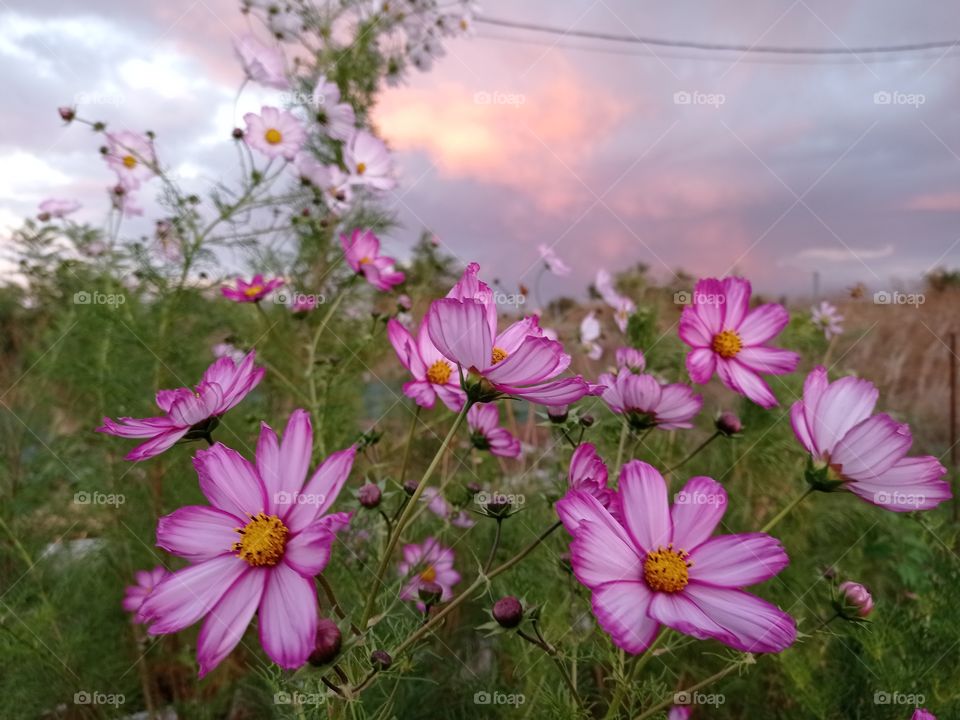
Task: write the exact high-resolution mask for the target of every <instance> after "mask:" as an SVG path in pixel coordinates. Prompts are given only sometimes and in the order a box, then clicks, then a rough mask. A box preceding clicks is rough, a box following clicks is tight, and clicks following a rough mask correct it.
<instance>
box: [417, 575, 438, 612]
mask: <svg viewBox="0 0 960 720" xmlns="http://www.w3.org/2000/svg"><path fill="white" fill-rule="evenodd" d="M417 595H418V596H419V597H420V599H421V600H422V601H423V604H424V605H426V606H427V607H429V606H431V605H436V604H437V603H438V602H440V598H441V597H443V588H442V587H441V586H440V584H439V583H436V582H433V581H432V580H423V581H421V583H420V587H419V588H417Z"/></svg>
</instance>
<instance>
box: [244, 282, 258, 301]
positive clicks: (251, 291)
mask: <svg viewBox="0 0 960 720" xmlns="http://www.w3.org/2000/svg"><path fill="white" fill-rule="evenodd" d="M262 292H263V285H251V286H250V287H248V288H247V289H246V290H244V291H243V294H244V295H246V296H247V297H248V298H252V297H256V296H257V295H259V294H260V293H262Z"/></svg>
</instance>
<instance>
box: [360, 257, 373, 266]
mask: <svg viewBox="0 0 960 720" xmlns="http://www.w3.org/2000/svg"><path fill="white" fill-rule="evenodd" d="M372 262H373V258H371V257H370V256H366V257H362V258H360V265H369V264H370V263H372Z"/></svg>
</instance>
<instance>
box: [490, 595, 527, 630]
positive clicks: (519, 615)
mask: <svg viewBox="0 0 960 720" xmlns="http://www.w3.org/2000/svg"><path fill="white" fill-rule="evenodd" d="M493 619H494V620H496V621H497V622H498V623H500V626H501V627H505V628H508V629H509V628H515V627H516V626H517V625H519V624H520V621H521V620H523V605H521V604H520V601H519V600H517V599H516V598H515V597H514V596H513V595H505V596H504V597H502V598H500V599H499V600H497V601H496V602H495V603H494V604H493Z"/></svg>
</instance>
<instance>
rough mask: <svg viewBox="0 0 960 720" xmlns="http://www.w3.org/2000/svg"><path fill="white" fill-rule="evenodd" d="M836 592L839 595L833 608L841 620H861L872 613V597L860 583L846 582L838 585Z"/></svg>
mask: <svg viewBox="0 0 960 720" xmlns="http://www.w3.org/2000/svg"><path fill="white" fill-rule="evenodd" d="M837 591H838V593H839V595H838V597H837V599H836V601H835V602H834V608H835V609H836V611H837V612H838V613H840V615H841V616H842V617H843V618H845V619H847V620H856V619H863V618H865V617H867V615H869V614H870V613H872V612H873V597H872V596H871V595H870V591H869V590H867V589H866V588H865V587H864V586H863V585H861V584H860V583H855V582H850V581H849V580H847V581H846V582H842V583H840V587H838V588H837Z"/></svg>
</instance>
